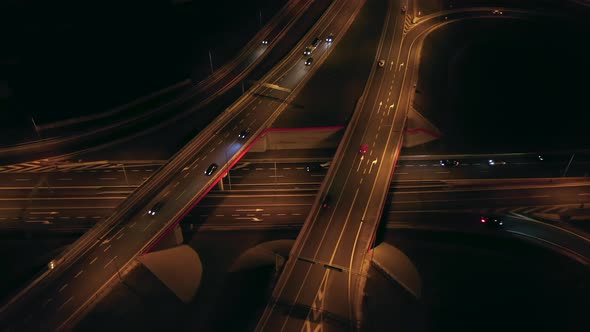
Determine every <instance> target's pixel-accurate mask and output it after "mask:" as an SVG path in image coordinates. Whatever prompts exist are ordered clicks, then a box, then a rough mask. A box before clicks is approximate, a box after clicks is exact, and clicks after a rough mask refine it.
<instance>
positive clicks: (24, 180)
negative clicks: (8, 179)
mask: <svg viewBox="0 0 590 332" xmlns="http://www.w3.org/2000/svg"><path fill="white" fill-rule="evenodd" d="M14 181H31V179H14Z"/></svg>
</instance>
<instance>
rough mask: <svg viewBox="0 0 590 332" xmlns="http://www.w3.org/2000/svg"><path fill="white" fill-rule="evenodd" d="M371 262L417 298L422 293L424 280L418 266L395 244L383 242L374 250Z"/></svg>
mask: <svg viewBox="0 0 590 332" xmlns="http://www.w3.org/2000/svg"><path fill="white" fill-rule="evenodd" d="M371 255H372V260H371V263H372V264H373V266H374V267H375V268H377V269H378V270H379V271H381V272H383V273H385V274H386V275H387V277H389V278H390V279H391V280H393V281H395V282H397V283H398V284H400V285H401V286H402V287H403V288H405V289H406V290H407V291H408V292H410V293H411V294H412V295H414V296H415V297H416V298H420V296H421V294H422V280H421V278H420V273H418V270H417V269H416V266H415V265H414V263H412V261H411V260H410V258H409V257H408V256H406V254H404V253H403V252H402V251H401V250H399V249H397V248H396V247H394V246H391V245H389V244H387V243H382V244H380V245H378V246H377V247H375V249H373V250H372V253H371Z"/></svg>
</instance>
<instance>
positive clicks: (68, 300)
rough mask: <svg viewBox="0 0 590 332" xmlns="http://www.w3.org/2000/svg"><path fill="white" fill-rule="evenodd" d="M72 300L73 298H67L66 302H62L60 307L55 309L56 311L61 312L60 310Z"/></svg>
mask: <svg viewBox="0 0 590 332" xmlns="http://www.w3.org/2000/svg"><path fill="white" fill-rule="evenodd" d="M73 298H74V297H73V296H70V298H69V299H67V300H66V302H64V303H63V304H62V305H60V306H59V307H58V308H57V311H60V310H61V309H62V308H63V307H64V306H65V305H66V304H68V303H70V301H71V300H72V299H73Z"/></svg>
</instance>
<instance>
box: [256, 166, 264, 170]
mask: <svg viewBox="0 0 590 332" xmlns="http://www.w3.org/2000/svg"><path fill="white" fill-rule="evenodd" d="M256 170H257V171H264V168H260V167H256Z"/></svg>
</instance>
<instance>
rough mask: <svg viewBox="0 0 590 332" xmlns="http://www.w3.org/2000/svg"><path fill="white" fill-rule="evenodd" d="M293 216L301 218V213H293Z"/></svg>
mask: <svg viewBox="0 0 590 332" xmlns="http://www.w3.org/2000/svg"><path fill="white" fill-rule="evenodd" d="M291 215H292V216H300V215H301V213H291Z"/></svg>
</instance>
